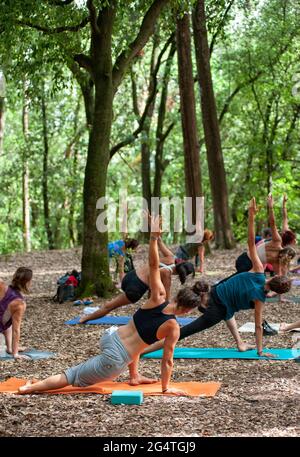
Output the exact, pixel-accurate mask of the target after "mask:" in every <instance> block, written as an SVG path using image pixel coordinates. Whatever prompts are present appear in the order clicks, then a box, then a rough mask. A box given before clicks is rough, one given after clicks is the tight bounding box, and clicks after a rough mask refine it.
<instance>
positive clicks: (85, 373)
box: [64, 329, 132, 387]
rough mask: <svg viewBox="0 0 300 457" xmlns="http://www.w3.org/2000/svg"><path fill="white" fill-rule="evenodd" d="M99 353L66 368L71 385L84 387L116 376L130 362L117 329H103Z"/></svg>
mask: <svg viewBox="0 0 300 457" xmlns="http://www.w3.org/2000/svg"><path fill="white" fill-rule="evenodd" d="M99 344H100V349H101V351H102V352H101V354H99V355H96V356H95V357H92V358H90V359H88V360H87V361H86V362H83V363H80V364H79V365H75V366H74V367H71V368H68V369H67V370H66V371H65V372H64V373H65V375H66V378H67V380H68V383H69V384H70V385H72V386H79V387H86V386H91V385H93V384H96V383H97V382H101V381H110V380H113V379H115V378H117V377H118V376H119V375H120V374H121V373H122V372H123V371H124V370H125V369H126V367H127V366H128V364H129V363H130V362H131V360H132V359H131V357H130V355H129V354H128V352H127V351H126V349H125V348H124V346H123V344H122V342H121V340H120V337H119V334H118V332H117V331H115V332H113V333H111V334H110V333H109V329H108V330H106V331H105V333H104V335H103V336H102V338H101V339H100V342H99Z"/></svg>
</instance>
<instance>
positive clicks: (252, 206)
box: [249, 197, 258, 215]
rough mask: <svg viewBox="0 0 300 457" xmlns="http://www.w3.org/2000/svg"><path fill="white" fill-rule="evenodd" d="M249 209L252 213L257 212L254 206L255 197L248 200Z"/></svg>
mask: <svg viewBox="0 0 300 457" xmlns="http://www.w3.org/2000/svg"><path fill="white" fill-rule="evenodd" d="M249 211H250V212H251V213H253V214H254V215H255V214H257V213H258V208H257V206H256V200H255V197H253V198H251V200H250V202H249Z"/></svg>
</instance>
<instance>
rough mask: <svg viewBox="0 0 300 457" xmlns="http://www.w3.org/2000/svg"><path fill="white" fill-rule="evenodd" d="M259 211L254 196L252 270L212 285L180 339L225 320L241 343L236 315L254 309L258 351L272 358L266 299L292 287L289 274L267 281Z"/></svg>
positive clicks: (250, 226) (251, 208)
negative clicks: (266, 347)
mask: <svg viewBox="0 0 300 457" xmlns="http://www.w3.org/2000/svg"><path fill="white" fill-rule="evenodd" d="M256 213H257V208H256V203H255V198H253V199H252V200H251V201H250V204H249V223H248V248H249V256H250V259H251V262H252V265H253V266H252V269H251V270H250V271H249V272H244V273H240V274H236V275H234V276H231V277H230V278H228V279H226V280H225V281H221V283H220V284H217V285H216V286H215V287H213V288H212V290H211V291H210V294H209V295H208V294H206V295H205V293H204V292H205V291H203V296H202V297H201V307H202V309H201V311H203V315H202V316H200V317H199V318H198V319H196V320H194V321H193V322H192V323H191V324H188V325H185V326H184V327H181V329H180V338H179V339H180V340H182V339H183V338H186V337H187V336H190V335H193V334H194V333H198V332H201V331H203V330H205V329H207V328H210V327H212V326H214V325H216V324H218V323H219V322H221V321H222V320H225V321H226V323H227V325H228V324H229V325H228V326H229V328H230V330H231V332H232V334H233V336H234V337H235V339H236V341H237V343H238V338H239V333H238V330H237V326H236V322H235V319H234V314H235V312H238V311H240V310H245V309H251V308H253V309H254V317H255V335H256V346H257V354H258V355H259V356H261V357H272V354H268V353H264V352H263V328H262V322H263V308H264V302H265V300H266V296H267V293H268V292H269V291H270V290H272V291H274V292H276V293H277V294H282V293H286V292H288V291H289V290H290V288H291V280H290V279H288V278H287V277H285V276H275V277H273V278H271V279H269V280H268V281H266V278H265V275H264V267H263V264H262V262H261V260H260V258H259V257H258V254H257V251H256V247H255V231H254V219H255V214H256ZM160 347H161V343H160V342H159V343H158V344H154V345H153V346H151V347H150V348H148V349H147V353H148V352H152V351H154V350H156V349H159V348H160Z"/></svg>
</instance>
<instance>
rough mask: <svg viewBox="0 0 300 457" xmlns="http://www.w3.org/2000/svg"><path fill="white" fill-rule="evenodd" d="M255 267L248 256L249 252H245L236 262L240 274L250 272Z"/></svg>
mask: <svg viewBox="0 0 300 457" xmlns="http://www.w3.org/2000/svg"><path fill="white" fill-rule="evenodd" d="M252 267H253V264H252V260H251V259H250V257H249V256H248V254H247V252H246V251H245V252H243V254H241V255H240V256H239V257H238V258H237V259H236V261H235V268H236V271H237V272H238V273H244V272H245V271H250V270H251V269H252Z"/></svg>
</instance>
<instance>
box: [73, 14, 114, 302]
mask: <svg viewBox="0 0 300 457" xmlns="http://www.w3.org/2000/svg"><path fill="white" fill-rule="evenodd" d="M113 23H114V8H109V7H108V8H104V9H103V10H102V11H101V16H99V18H98V27H99V30H98V31H95V30H93V31H92V48H91V49H92V52H91V61H92V65H93V72H94V81H95V104H94V113H93V120H92V127H91V131H90V137H89V145H88V155H87V162H86V168H85V178H84V191H83V204H84V229H83V250H82V282H81V294H82V295H90V294H93V293H96V294H97V295H98V296H104V297H105V296H106V295H107V292H108V291H109V290H110V289H111V287H112V284H111V278H110V275H109V266H108V253H107V243H108V233H107V232H104V233H101V232H100V231H98V230H97V228H96V221H97V217H98V216H99V215H101V214H102V213H103V211H104V209H103V210H100V214H99V212H98V211H99V210H97V208H96V203H97V200H98V199H99V198H101V197H105V195H106V178H107V167H108V162H109V141H110V133H111V124H112V104H113V87H112V56H111V37H112V28H113Z"/></svg>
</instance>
